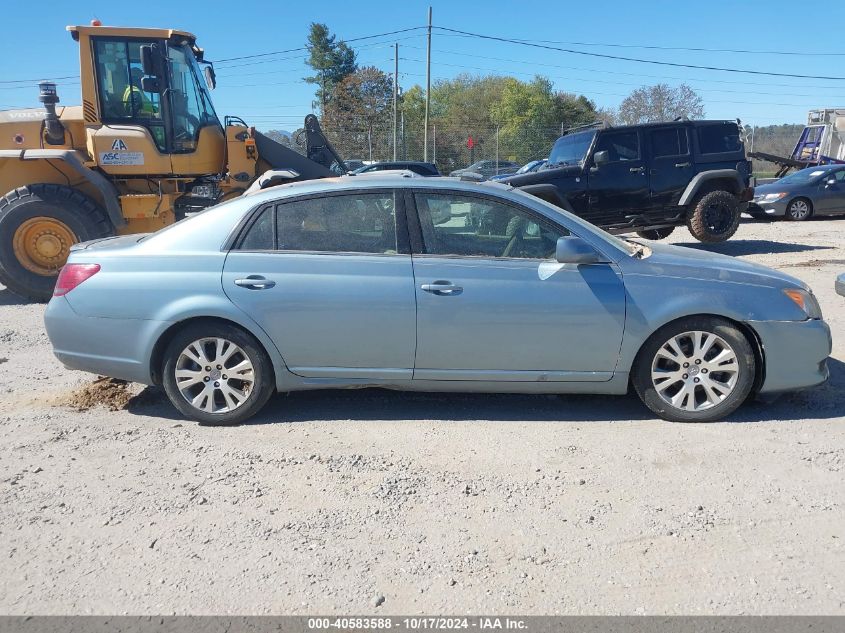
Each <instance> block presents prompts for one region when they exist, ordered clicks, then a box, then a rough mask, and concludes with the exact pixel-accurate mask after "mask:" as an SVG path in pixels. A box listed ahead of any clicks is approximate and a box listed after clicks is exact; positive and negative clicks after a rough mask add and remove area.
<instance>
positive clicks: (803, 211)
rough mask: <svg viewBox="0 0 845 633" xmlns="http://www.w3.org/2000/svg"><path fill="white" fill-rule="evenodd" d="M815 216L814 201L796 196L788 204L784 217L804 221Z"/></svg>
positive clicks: (794, 220) (793, 220)
mask: <svg viewBox="0 0 845 633" xmlns="http://www.w3.org/2000/svg"><path fill="white" fill-rule="evenodd" d="M812 216H813V203H812V202H811V201H810V200H808V199H807V198H795V199H794V200H791V201H790V203H789V204H788V205H787V206H786V213H785V214H784V217H785V218H786V219H787V220H791V221H792V222H803V221H804V220H809V219H810V218H811V217H812Z"/></svg>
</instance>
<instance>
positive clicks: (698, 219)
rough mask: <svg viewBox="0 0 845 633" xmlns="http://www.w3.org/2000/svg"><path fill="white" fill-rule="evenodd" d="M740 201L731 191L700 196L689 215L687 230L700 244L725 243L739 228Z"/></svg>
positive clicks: (712, 192)
mask: <svg viewBox="0 0 845 633" xmlns="http://www.w3.org/2000/svg"><path fill="white" fill-rule="evenodd" d="M741 215H742V213H741V212H740V210H739V201H738V200H737V199H736V196H735V195H733V194H732V193H730V192H729V191H719V190H717V191H710V192H707V193H703V194H701V195H699V196H698V197H697V198H696V199H695V201H694V202H693V203H692V205H691V208H690V211H689V215H687V228H688V229H689V232H690V233H692V236H693V237H694V238H696V239H697V240H699V241H700V242H709V243H711V244H712V243H715V242H724V241H725V240H727V239H728V238H730V237H731V236H732V235H733V234H734V233H736V230H737V229H738V228H739V220H740V216H741Z"/></svg>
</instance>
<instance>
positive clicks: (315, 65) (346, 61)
mask: <svg viewBox="0 0 845 633" xmlns="http://www.w3.org/2000/svg"><path fill="white" fill-rule="evenodd" d="M305 47H306V49H307V51H308V60H307V61H306V64H308V65H309V66H310V67H311V68H312V69H313V70H314V74H313V75H311V76H310V77H306V78H305V81H307V82H308V83H311V84H316V85H317V93H316V97H317V104H318V106H319V108H320V111H321V112H322V111H323V109H324V108H325V107H326V105H327V102H328V100H329V99H330V98H331V95H332V93H333V92H334V89H335V86H337V85H338V84H339V83H340V82H341V81H343V79H344V78H345V77H348V76H349V75H351V74H352V73H354V72H355V71H356V70H357V69H358V65H357V63H356V59H355V51H354V50H352V49H351V48H350V47H349V46H348V45H347V44H346V42H344V41H343V40H341V41H337V38H336V36H335V35H333V34H332V33H330V32H329V27H327V26H326V25H325V24H320V23H317V22H312V23H311V27H310V30H309V32H308V43H307V44H306V45H305Z"/></svg>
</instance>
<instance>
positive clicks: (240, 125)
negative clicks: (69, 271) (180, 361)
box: [0, 23, 346, 300]
mask: <svg viewBox="0 0 845 633" xmlns="http://www.w3.org/2000/svg"><path fill="white" fill-rule="evenodd" d="M68 31H70V33H71V35H72V36H73V39H74V40H76V41H77V42H78V43H79V61H80V82H81V87H82V105H78V106H67V107H62V106H58V107H57V105H56V104H57V103H58V102H59V97H58V95H57V94H56V87H55V84H51V83H48V82H42V83H41V84H40V95H39V101H40V102H41V103H42V105H43V108H38V109H26V110H7V111H0V196H2V197H0V283H2V284H4V285H5V286H6V287H7V288H9V289H10V290H12V291H13V292H15V293H17V294H20V295H22V296H25V297H29V298H32V299H39V300H44V299H47V298H49V297H50V295H51V294H52V291H53V286H54V284H55V280H56V276H57V275H58V272H59V270H60V269H61V267H62V266H63V265H64V263H65V261H66V259H67V256H68V251H69V249H70V247H71V245H72V244H74V243H76V242H82V241H86V240H90V239H95V238H100V237H107V236H111V235H117V234H127V233H145V232H150V231H155V230H158V229H159V228H162V227H164V226H167V225H168V224H171V223H173V222H175V221H176V220H179V219H180V218H181V217H183V216H184V215H185V213H188V212H191V211H196V210H200V209H202V208H204V207H207V206H210V205H214V204H217V203H218V202H221V201H223V200H226V199H228V198H231V197H234V196H239V195H241V194H242V193H243V192H244V191H245V190H246V189H247V188H248V187H249V186H250V185H251V184H252V183H253V182H255V181H256V180H258V179H259V178H260V177H262V175H264V174H265V173H267V174H270V176H269V177H268V176H265V177H263V178H261V182H262V183H267V184H280V183H281V182H290V181H295V180H309V179H313V178H326V177H330V176H333V175H335V174H334V173H333V172H332V171H331V169H330V167H332V166H333V165H335V169H338V167H339V171H345V170H346V168H345V165H344V164H343V161H342V160H341V159H340V157H339V156H338V155H337V153H336V152H335V151H334V149H333V148H332V146H331V144H330V143H329V142H328V141H327V140H326V138H325V137H324V136H323V134H322V131H321V130H320V126H319V123H318V122H317V119H316V117H314V116H313V115H309V116H308V117H306V119H305V137H306V146H307V152H306V156H302V155H301V154H299V153H297V152H296V151H294V150H293V149H290V148H288V147H285V146H284V145H282V144H280V143H277V142H275V141H273V140H272V139H270V138H268V137H267V136H265V135H263V134H261V133H259V132H257V131H256V130H255V129H253V128H251V127H249V126H247V125H246V123H244V121H243V120H242V119H240V118H238V117H225V119H224V120H223V122H222V123H221V121H220V119H219V118H218V116H217V114H216V113H215V111H214V107H213V106H212V103H211V97H210V94H209V88H213V87H214V69H213V66H211V65H210V64H208V63H206V62H204V61H203V51H202V49H201V48H198V47H197V45H196V38H195V37H194V36H193V35H191V34H190V33H186V32H184V31H176V30H172V29H144V28H118V27H105V26H100V25H98V24H96V23H92V25H91V26H69V27H68Z"/></svg>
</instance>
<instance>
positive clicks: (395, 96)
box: [393, 42, 399, 161]
mask: <svg viewBox="0 0 845 633" xmlns="http://www.w3.org/2000/svg"><path fill="white" fill-rule="evenodd" d="M398 151H399V42H396V43H395V44H394V45H393V160H394V161H396V160H397V157H398V154H397V152H398Z"/></svg>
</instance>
